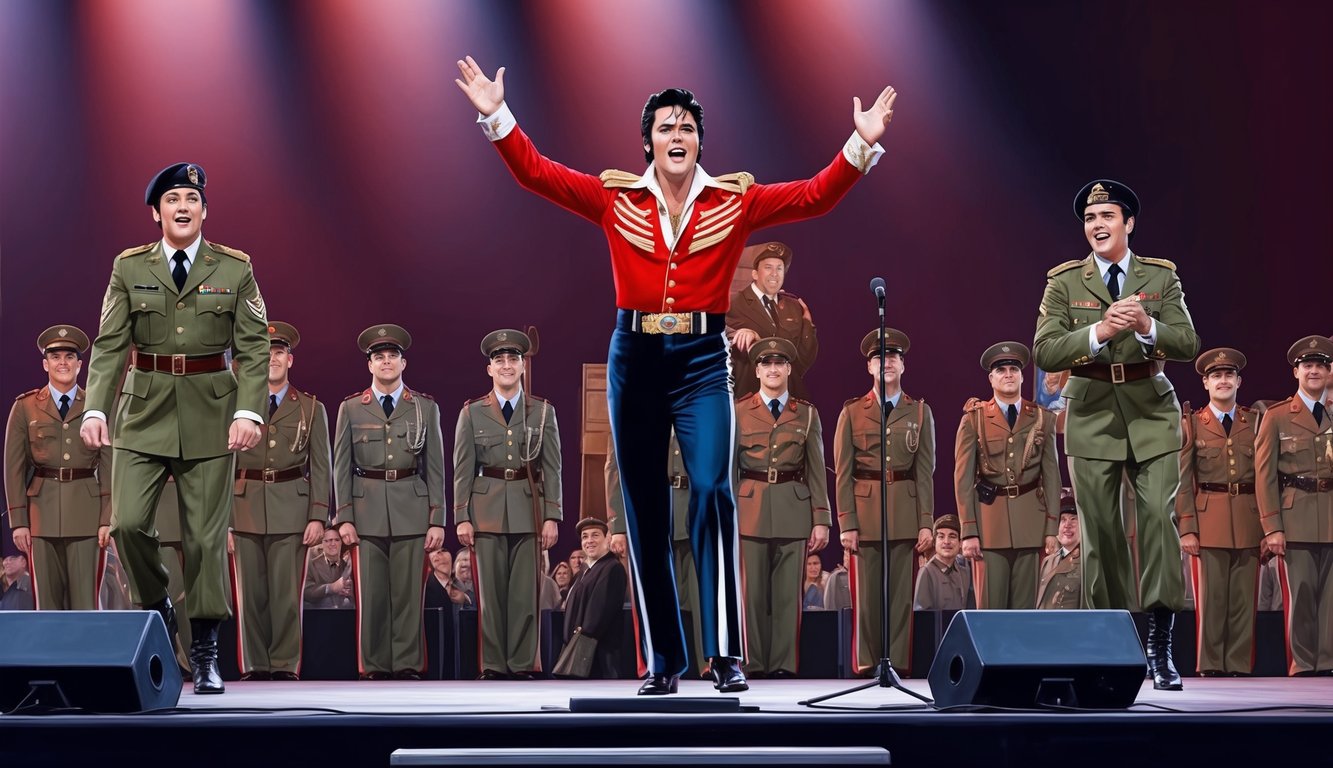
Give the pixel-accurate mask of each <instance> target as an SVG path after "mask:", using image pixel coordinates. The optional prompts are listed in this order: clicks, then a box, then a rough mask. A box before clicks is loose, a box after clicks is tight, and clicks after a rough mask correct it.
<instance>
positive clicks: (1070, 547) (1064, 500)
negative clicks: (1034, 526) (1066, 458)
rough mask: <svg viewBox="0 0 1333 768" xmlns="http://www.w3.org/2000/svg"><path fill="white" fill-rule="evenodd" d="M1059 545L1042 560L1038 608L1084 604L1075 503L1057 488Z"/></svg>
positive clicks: (1071, 494)
mask: <svg viewBox="0 0 1333 768" xmlns="http://www.w3.org/2000/svg"><path fill="white" fill-rule="evenodd" d="M1055 538H1056V540H1057V541H1058V542H1059V543H1060V548H1059V549H1057V550H1056V551H1055V552H1054V553H1053V554H1051V555H1050V556H1049V557H1047V558H1046V559H1045V560H1043V561H1042V563H1041V583H1040V584H1038V586H1037V607H1038V608H1054V609H1064V608H1080V607H1082V605H1083V563H1082V562H1081V557H1080V554H1081V552H1080V547H1079V530H1078V506H1077V505H1076V504H1074V494H1073V493H1072V492H1071V491H1070V490H1069V489H1068V488H1063V489H1061V491H1060V527H1059V530H1058V531H1057V532H1056V534H1055Z"/></svg>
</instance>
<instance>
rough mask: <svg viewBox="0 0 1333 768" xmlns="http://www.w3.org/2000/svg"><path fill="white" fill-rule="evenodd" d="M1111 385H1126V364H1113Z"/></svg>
mask: <svg viewBox="0 0 1333 768" xmlns="http://www.w3.org/2000/svg"><path fill="white" fill-rule="evenodd" d="M1111 383H1112V384H1124V383H1125V364H1124V363H1111Z"/></svg>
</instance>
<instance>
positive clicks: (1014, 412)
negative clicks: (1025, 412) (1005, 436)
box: [1004, 403, 1018, 429]
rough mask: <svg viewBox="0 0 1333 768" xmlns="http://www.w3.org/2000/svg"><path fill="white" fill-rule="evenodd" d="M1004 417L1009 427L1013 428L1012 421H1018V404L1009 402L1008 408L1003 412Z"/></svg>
mask: <svg viewBox="0 0 1333 768" xmlns="http://www.w3.org/2000/svg"><path fill="white" fill-rule="evenodd" d="M1004 417H1005V418H1006V419H1008V420H1009V428H1010V429H1013V428H1014V423H1015V422H1017V421H1018V406H1017V405H1014V404H1013V403H1010V404H1009V410H1007V411H1005V412H1004Z"/></svg>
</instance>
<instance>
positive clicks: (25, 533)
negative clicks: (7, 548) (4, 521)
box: [14, 526, 32, 567]
mask: <svg viewBox="0 0 1333 768" xmlns="http://www.w3.org/2000/svg"><path fill="white" fill-rule="evenodd" d="M14 546H16V547H18V548H19V551H20V552H22V553H23V554H24V555H26V556H27V558H28V563H29V567H31V563H32V532H31V531H29V530H28V528H27V527H26V526H25V527H23V528H15V529H14Z"/></svg>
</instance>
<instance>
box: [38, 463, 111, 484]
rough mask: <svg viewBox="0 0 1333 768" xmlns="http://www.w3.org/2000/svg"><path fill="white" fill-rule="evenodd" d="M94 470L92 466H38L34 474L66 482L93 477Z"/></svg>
mask: <svg viewBox="0 0 1333 768" xmlns="http://www.w3.org/2000/svg"><path fill="white" fill-rule="evenodd" d="M96 471H97V470H95V469H93V468H92V467H38V468H37V472H36V475H37V477H46V478H50V479H51V480H59V481H60V482H62V483H68V482H70V481H71V480H83V479H86V478H89V477H95V473H96Z"/></svg>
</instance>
